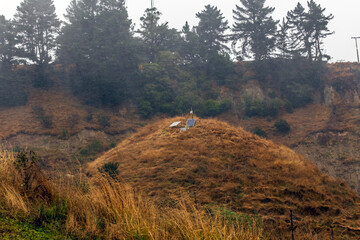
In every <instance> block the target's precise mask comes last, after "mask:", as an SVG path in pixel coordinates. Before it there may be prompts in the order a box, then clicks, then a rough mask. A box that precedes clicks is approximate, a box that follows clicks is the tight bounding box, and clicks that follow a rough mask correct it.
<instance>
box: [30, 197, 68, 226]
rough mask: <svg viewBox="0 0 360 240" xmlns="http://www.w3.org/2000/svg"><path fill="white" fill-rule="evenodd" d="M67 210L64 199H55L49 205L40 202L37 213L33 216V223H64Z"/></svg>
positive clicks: (40, 224)
mask: <svg viewBox="0 0 360 240" xmlns="http://www.w3.org/2000/svg"><path fill="white" fill-rule="evenodd" d="M67 212H68V208H67V205H66V201H65V200H56V201H55V202H54V203H53V205H51V206H46V205H44V204H41V205H40V209H39V215H38V216H37V217H36V218H35V220H34V223H35V225H37V226H44V225H45V224H48V223H57V224H56V225H62V224H65V221H66V218H67Z"/></svg>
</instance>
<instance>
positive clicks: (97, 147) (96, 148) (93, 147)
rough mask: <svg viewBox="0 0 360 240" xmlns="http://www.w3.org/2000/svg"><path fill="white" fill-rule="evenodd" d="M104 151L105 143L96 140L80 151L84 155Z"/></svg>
mask: <svg viewBox="0 0 360 240" xmlns="http://www.w3.org/2000/svg"><path fill="white" fill-rule="evenodd" d="M102 151H104V145H103V144H102V142H100V141H98V140H95V141H93V142H92V143H90V144H89V145H87V146H86V147H85V148H83V149H81V150H80V152H79V153H80V154H81V155H83V156H90V155H95V154H97V153H100V152H102Z"/></svg>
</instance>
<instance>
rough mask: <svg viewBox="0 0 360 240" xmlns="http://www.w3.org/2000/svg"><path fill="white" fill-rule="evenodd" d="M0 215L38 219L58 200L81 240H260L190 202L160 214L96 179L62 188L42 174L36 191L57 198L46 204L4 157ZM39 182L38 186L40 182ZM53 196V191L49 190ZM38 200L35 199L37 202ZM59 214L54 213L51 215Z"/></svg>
mask: <svg viewBox="0 0 360 240" xmlns="http://www.w3.org/2000/svg"><path fill="white" fill-rule="evenodd" d="M0 160H1V168H0V180H1V184H0V209H1V210H2V211H7V212H9V214H12V216H21V217H22V218H25V217H26V216H29V217H30V216H38V217H37V224H39V220H40V224H41V220H42V218H41V216H42V215H41V213H39V212H38V211H39V206H40V205H42V204H45V205H46V206H48V207H49V208H51V206H52V205H54V204H56V202H57V201H59V199H62V201H64V202H65V205H66V219H65V221H64V223H63V226H62V227H61V226H60V228H63V229H64V230H63V231H64V232H67V233H68V234H70V235H72V236H76V238H83V239H93V238H101V239H154V240H155V239H156V240H157V239H158V240H162V239H189V240H190V239H208V240H211V239H234V240H235V239H240V240H248V239H254V240H257V239H260V237H261V235H262V230H261V227H260V226H259V225H255V223H254V224H248V223H246V222H240V221H232V222H229V221H228V220H227V219H226V218H225V216H224V215H222V214H220V213H218V212H216V211H214V212H213V213H212V214H211V215H210V214H209V212H208V211H205V209H203V208H202V207H199V209H197V208H196V207H195V205H194V204H193V203H192V202H191V201H189V200H188V199H187V198H182V199H180V200H178V201H177V203H176V205H177V206H176V207H175V208H169V207H163V208H161V209H160V208H158V207H157V206H156V205H155V204H154V203H153V202H152V201H150V200H149V199H146V198H143V197H142V196H141V194H140V193H137V192H135V191H134V189H133V188H131V187H130V186H129V185H127V184H124V183H120V182H118V181H114V180H113V179H112V178H107V177H105V176H102V175H97V176H95V177H93V178H92V179H90V180H88V181H86V182H84V179H81V181H74V179H71V180H69V179H68V180H66V179H58V180H57V182H61V183H62V184H61V185H56V184H54V183H51V182H49V181H48V180H46V181H43V180H41V179H42V177H43V175H42V173H41V171H40V170H39V169H36V168H33V169H32V171H39V172H37V173H36V175H34V176H37V177H34V178H33V179H34V180H33V182H32V184H31V186H32V187H34V189H31V190H35V189H39V187H43V188H47V189H49V188H51V190H52V192H53V193H54V195H56V197H54V196H48V198H47V199H45V198H43V197H39V195H36V194H34V193H32V192H31V191H24V186H23V184H21V182H22V177H23V176H21V174H20V173H19V171H18V170H17V169H16V168H15V167H14V166H15V164H14V163H15V157H14V155H13V154H12V153H9V152H7V151H0ZM39 179H40V180H39ZM49 191H50V189H49ZM34 196H37V197H36V198H35V197H34ZM54 214H55V215H56V214H57V212H53V213H52V215H54Z"/></svg>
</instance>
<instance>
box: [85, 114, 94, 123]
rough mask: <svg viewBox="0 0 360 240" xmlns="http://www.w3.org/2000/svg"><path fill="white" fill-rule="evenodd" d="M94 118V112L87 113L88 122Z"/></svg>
mask: <svg viewBox="0 0 360 240" xmlns="http://www.w3.org/2000/svg"><path fill="white" fill-rule="evenodd" d="M93 118H94V115H93V114H92V113H89V114H88V115H86V121H87V122H92V120H93Z"/></svg>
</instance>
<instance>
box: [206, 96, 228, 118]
mask: <svg viewBox="0 0 360 240" xmlns="http://www.w3.org/2000/svg"><path fill="white" fill-rule="evenodd" d="M231 105H232V103H231V101H230V100H224V101H222V102H219V101H215V100H213V99H209V100H207V101H206V102H205V103H204V104H203V105H202V106H201V110H200V112H199V113H200V115H202V116H205V117H215V116H217V115H219V114H221V113H223V112H226V111H229V110H230V109H231Z"/></svg>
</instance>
